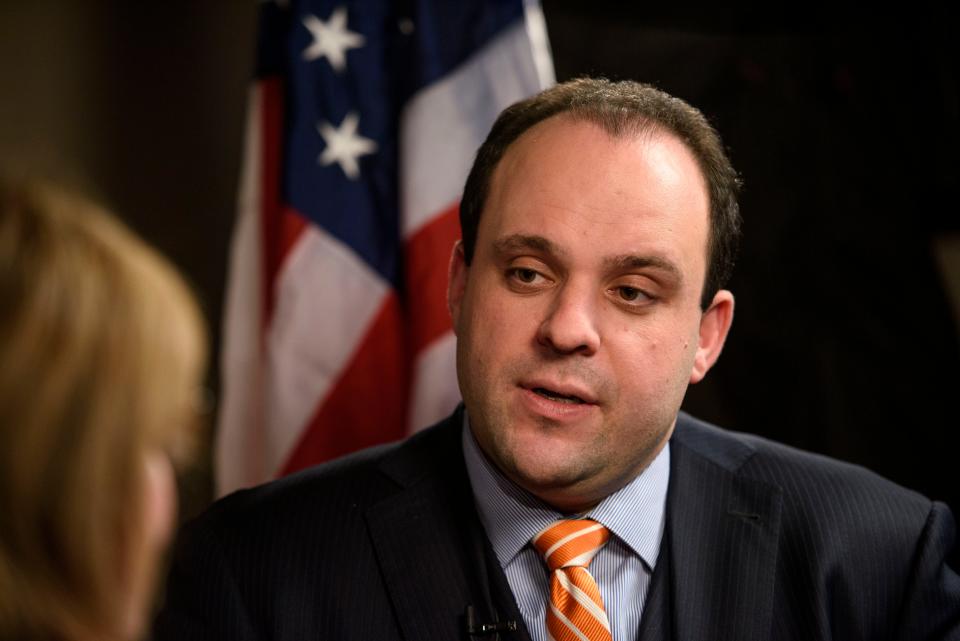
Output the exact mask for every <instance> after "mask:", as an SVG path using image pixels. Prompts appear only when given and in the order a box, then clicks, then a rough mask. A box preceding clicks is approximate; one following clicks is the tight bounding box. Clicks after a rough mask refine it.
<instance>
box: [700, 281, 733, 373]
mask: <svg viewBox="0 0 960 641" xmlns="http://www.w3.org/2000/svg"><path fill="white" fill-rule="evenodd" d="M732 323H733V294H732V293H730V292H729V291H727V290H725V289H721V290H720V291H718V292H717V293H716V295H715V296H714V297H713V302H711V303H710V307H708V308H707V311H705V312H704V313H703V316H701V317H700V337H699V342H698V344H697V353H696V356H695V357H694V360H693V370H692V371H691V372H690V382H691V383H699V382H700V381H702V380H703V377H704V376H706V375H707V372H709V371H710V368H711V367H713V364H714V363H716V362H717V359H718V358H720V352H721V351H722V350H723V343H724V342H725V341H726V340H727V334H728V333H729V332H730V325H731V324H732Z"/></svg>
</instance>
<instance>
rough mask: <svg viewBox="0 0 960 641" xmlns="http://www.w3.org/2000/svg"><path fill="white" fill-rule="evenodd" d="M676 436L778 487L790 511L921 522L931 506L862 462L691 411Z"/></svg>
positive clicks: (735, 469) (738, 471) (688, 445)
mask: <svg viewBox="0 0 960 641" xmlns="http://www.w3.org/2000/svg"><path fill="white" fill-rule="evenodd" d="M676 436H677V439H676V440H677V442H678V444H679V445H680V446H681V447H686V448H688V449H690V450H691V451H693V452H696V453H697V454H698V455H700V456H702V457H705V458H707V459H709V460H711V461H713V462H714V463H715V464H717V465H720V466H722V467H725V468H726V469H728V470H729V471H730V472H732V473H734V474H736V475H737V476H738V477H740V478H748V479H752V480H755V481H758V482H761V483H764V484H767V485H770V486H773V487H776V488H778V489H779V491H781V492H782V493H783V496H784V500H785V507H786V508H787V509H788V510H789V509H790V508H796V509H801V510H803V509H811V510H814V511H817V510H821V509H822V510H831V509H834V510H839V511H845V512H844V513H846V514H849V513H850V511H851V510H852V511H854V512H874V513H876V511H877V510H882V511H887V512H889V513H891V514H892V515H901V516H903V517H907V518H909V519H910V520H911V521H913V522H916V521H917V520H919V521H920V523H922V522H923V520H924V519H926V517H927V515H928V513H929V512H930V509H931V507H932V502H931V501H930V500H929V499H928V498H926V497H924V496H923V495H921V494H919V493H918V492H915V491H913V490H910V489H907V488H905V487H903V486H901V485H898V484H896V483H894V482H893V481H890V480H888V479H886V478H884V477H882V476H880V475H879V474H877V473H875V472H873V471H871V470H868V469H867V468H865V467H862V466H860V465H855V464H852V463H847V462H844V461H840V460H837V459H833V458H830V457H828V456H823V455H821V454H815V453H812V452H806V451H803V450H800V449H798V448H795V447H791V446H789V445H784V444H783V443H778V442H775V441H771V440H769V439H766V438H763V437H760V436H756V435H753V434H746V433H741V432H733V431H728V430H725V429H723V428H720V427H717V426H715V425H711V424H709V423H706V422H704V421H701V420H698V419H695V418H693V417H690V416H687V415H683V416H682V417H681V420H678V424H677V433H676ZM838 516H840V515H839V514H838Z"/></svg>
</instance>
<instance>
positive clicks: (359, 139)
mask: <svg viewBox="0 0 960 641" xmlns="http://www.w3.org/2000/svg"><path fill="white" fill-rule="evenodd" d="M359 124H360V117H359V116H358V115H357V112H355V111H351V112H350V113H348V114H347V115H346V117H345V118H344V119H343V122H341V123H340V126H339V127H337V128H334V127H333V125H331V124H330V123H329V122H326V121H323V120H321V121H320V122H319V123H318V124H317V131H319V132H320V135H321V136H323V141H324V142H325V143H327V147H326V149H324V150H323V153H322V154H320V157H319V158H318V159H317V160H318V162H319V163H320V164H321V165H323V166H327V165H332V164H333V163H339V164H340V169H342V170H343V173H344V174H346V175H347V178H349V179H350V180H356V179H357V177H358V176H359V175H360V167H359V165H357V158H359V157H360V156H364V155H367V154H372V153H374V152H375V151H377V143H376V142H374V141H373V140H370V139H369V138H364V137H363V136H361V135H360V134H358V133H357V125H359Z"/></svg>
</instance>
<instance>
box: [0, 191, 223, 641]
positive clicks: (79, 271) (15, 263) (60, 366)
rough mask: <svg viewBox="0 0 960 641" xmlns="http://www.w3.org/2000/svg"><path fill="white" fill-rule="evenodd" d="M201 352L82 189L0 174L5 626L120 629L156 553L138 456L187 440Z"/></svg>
mask: <svg viewBox="0 0 960 641" xmlns="http://www.w3.org/2000/svg"><path fill="white" fill-rule="evenodd" d="M205 361H206V334H205V332H204V325H203V322H202V316H201V314H200V312H199V309H198V307H197V305H196V302H195V300H194V298H193V296H192V294H191V293H190V290H189V289H188V287H187V286H186V285H185V284H184V282H183V281H182V279H181V278H180V277H179V276H178V275H177V273H176V271H175V270H174V268H173V267H172V266H171V265H170V264H169V263H168V262H167V261H166V260H165V259H164V258H163V257H161V256H160V254H158V253H157V252H155V251H154V250H152V249H151V248H150V247H148V246H147V245H146V244H145V243H144V242H143V241H141V240H140V239H138V238H137V237H136V236H135V235H134V234H133V233H132V232H130V231H129V230H128V229H126V228H125V227H123V226H122V225H121V224H120V223H119V222H117V221H116V220H115V219H113V218H112V217H110V216H109V215H108V214H107V213H106V212H104V211H102V210H100V209H99V208H97V207H95V206H93V205H91V204H89V203H86V202H84V201H82V200H79V199H77V198H75V197H71V196H68V195H65V194H63V193H60V192H57V191H55V190H52V189H50V188H48V187H44V186H25V187H24V186H20V187H15V188H10V187H5V186H4V185H3V184H2V182H0V638H3V639H6V638H18V639H19V638H34V639H37V638H57V639H85V638H98V639H102V638H111V637H115V636H121V635H120V634H119V633H117V632H116V631H118V630H120V629H121V628H122V626H123V623H122V620H123V619H124V618H125V617H127V616H128V613H126V612H123V609H124V608H125V607H126V606H125V605H124V604H125V598H124V594H125V593H126V592H128V591H129V590H130V589H131V586H130V585H129V583H130V582H131V581H139V580H148V581H150V582H152V581H153V577H152V574H153V573H154V570H155V569H156V561H157V559H156V558H153V557H155V556H156V554H155V553H151V554H148V553H147V551H146V550H145V549H144V546H143V545H142V544H141V543H140V541H141V539H142V538H143V537H144V536H145V533H144V531H143V530H144V523H143V519H141V518H138V517H137V515H142V514H144V510H145V509H146V506H145V505H144V492H143V489H142V488H143V486H144V465H143V460H144V457H145V456H146V454H147V453H149V452H151V451H155V450H157V449H162V450H165V451H167V452H169V453H170V454H171V455H172V456H174V457H182V456H184V455H185V454H186V453H188V451H189V449H190V433H191V432H192V431H193V430H192V429H191V421H190V418H191V416H190V414H191V412H192V411H193V410H194V409H195V402H196V399H197V396H196V395H197V392H198V390H199V385H200V382H201V380H200V379H201V376H202V372H203V369H204V366H205ZM146 556H149V557H150V558H144V557H146ZM131 568H134V569H136V568H143V570H142V571H141V572H134V573H132V574H141V575H150V576H145V577H144V578H140V579H133V578H131V572H130V569H131Z"/></svg>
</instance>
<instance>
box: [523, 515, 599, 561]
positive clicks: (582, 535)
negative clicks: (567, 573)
mask: <svg viewBox="0 0 960 641" xmlns="http://www.w3.org/2000/svg"><path fill="white" fill-rule="evenodd" d="M609 538H610V530H608V529H607V528H605V527H604V526H603V525H601V524H600V523H597V522H596V521H594V520H592V519H566V520H563V521H556V522H555V523H551V524H550V525H548V526H547V527H545V528H543V529H542V530H540V532H539V533H538V534H537V535H536V536H535V537H533V546H534V547H535V548H537V551H538V552H540V554H541V555H542V556H543V560H544V562H545V563H546V564H547V567H548V568H550V571H553V570H556V569H558V568H569V567H574V566H579V567H584V568H585V567H587V566H588V565H590V561H592V560H593V555H595V554H596V553H597V552H598V551H599V550H600V548H602V547H603V546H604V544H605V543H606V542H607V540H608V539H609Z"/></svg>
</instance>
